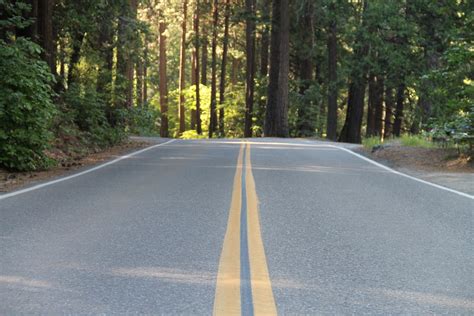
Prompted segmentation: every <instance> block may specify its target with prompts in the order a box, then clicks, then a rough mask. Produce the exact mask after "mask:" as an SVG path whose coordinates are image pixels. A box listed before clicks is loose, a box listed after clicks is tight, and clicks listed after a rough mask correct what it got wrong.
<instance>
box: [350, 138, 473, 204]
mask: <svg viewBox="0 0 474 316" xmlns="http://www.w3.org/2000/svg"><path fill="white" fill-rule="evenodd" d="M352 150H353V151H355V152H357V153H359V154H362V155H364V156H366V157H368V158H370V159H372V160H375V161H377V162H379V163H382V164H384V165H386V166H388V167H390V168H393V169H395V170H397V171H400V172H403V173H406V174H409V175H411V176H414V177H417V178H420V179H423V180H426V181H430V182H433V183H436V184H439V185H443V186H446V187H448V188H451V189H454V190H458V191H461V192H464V193H468V194H472V195H474V162H473V161H472V159H471V160H469V159H468V158H467V157H459V156H458V154H457V151H456V150H455V149H444V148H418V147H404V146H399V145H394V146H383V147H381V148H378V149H377V150H375V151H374V150H369V149H366V148H363V147H362V146H359V147H357V148H352Z"/></svg>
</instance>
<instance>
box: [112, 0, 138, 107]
mask: <svg viewBox="0 0 474 316" xmlns="http://www.w3.org/2000/svg"><path fill="white" fill-rule="evenodd" d="M137 5H138V3H137V0H128V1H126V2H124V3H123V4H122V6H121V17H120V18H119V22H118V47H117V80H116V85H115V86H116V92H115V93H116V94H117V95H118V96H120V98H119V99H122V100H123V96H125V103H123V101H120V104H117V106H118V107H122V108H123V107H132V106H133V69H134V62H133V58H132V56H133V55H132V50H133V49H134V47H132V46H133V45H131V44H132V43H133V40H134V38H135V33H136V32H135V30H134V26H133V25H132V23H131V20H133V19H136V16H137Z"/></svg>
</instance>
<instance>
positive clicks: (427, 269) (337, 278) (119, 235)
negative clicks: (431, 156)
mask: <svg viewBox="0 0 474 316" xmlns="http://www.w3.org/2000/svg"><path fill="white" fill-rule="evenodd" d="M158 141H159V140H158ZM257 200H258V201H259V202H260V203H259V206H257V204H258V203H257ZM473 212H474V200H473V199H472V198H469V196H462V195H459V194H456V193H453V192H449V191H446V190H442V189H440V188H436V187H433V186H430V185H427V184H423V183H420V182H417V181H415V180H413V179H409V178H406V177H403V176H400V175H397V174H394V173H392V172H390V171H389V170H386V169H383V168H380V167H378V166H376V165H373V164H371V163H369V162H367V161H365V160H363V159H361V158H359V157H356V156H354V155H351V154H350V153H348V152H346V151H343V150H341V149H338V148H335V147H331V146H327V143H318V142H312V141H304V140H277V139H253V140H251V141H250V142H249V143H243V142H241V141H239V140H234V141H228V140H225V141H224V140H223V141H184V140H178V141H174V142H171V143H167V144H165V145H162V146H158V147H154V148H152V149H149V150H147V151H144V152H141V153H139V154H137V155H134V156H131V157H129V158H127V159H122V160H120V161H117V162H115V163H113V164H109V165H107V166H105V167H102V168H99V169H97V170H93V171H92V172H89V173H86V174H82V175H80V176H77V177H74V178H71V179H67V180H65V181H60V182H57V183H53V184H51V185H46V186H44V187H41V188H38V189H34V190H30V191H27V192H23V193H21V194H17V195H13V196H9V197H5V195H4V196H3V198H2V196H0V314H6V315H11V314H57V313H61V314H97V313H107V314H125V313H149V314H158V313H159V314H211V313H212V312H214V313H216V314H233V313H237V314H238V313H242V314H245V315H251V314H275V313H279V314H362V313H369V314H389V313H390V314H428V313H429V314H431V313H440V314H471V315H472V314H473V313H474V277H473V276H474V269H473V268H474V247H473V230H474V228H473V227H474V225H473V224H474V221H473Z"/></svg>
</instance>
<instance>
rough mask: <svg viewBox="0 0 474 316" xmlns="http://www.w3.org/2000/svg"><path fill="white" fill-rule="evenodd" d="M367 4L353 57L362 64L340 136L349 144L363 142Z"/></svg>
mask: <svg viewBox="0 0 474 316" xmlns="http://www.w3.org/2000/svg"><path fill="white" fill-rule="evenodd" d="M367 4H368V1H364V4H363V6H364V8H363V12H362V23H361V24H362V25H361V28H362V30H360V31H359V33H358V36H357V37H358V38H357V40H356V45H355V46H356V48H355V50H354V56H353V57H354V58H353V60H354V62H358V63H361V64H360V65H359V66H360V67H355V68H354V69H353V70H352V73H351V76H350V83H349V97H348V101H347V114H346V120H345V122H344V126H343V128H342V130H341V134H340V136H339V140H340V141H342V142H348V143H360V142H361V141H362V138H361V134H360V130H361V127H362V116H363V114H364V98H365V88H366V82H367V70H368V69H367V68H368V67H367V64H366V63H365V61H364V59H365V57H366V56H367V54H368V52H369V45H368V43H367V42H366V41H365V42H364V39H363V38H362V32H363V29H365V26H366V24H367V21H366V18H365V15H366V13H367Z"/></svg>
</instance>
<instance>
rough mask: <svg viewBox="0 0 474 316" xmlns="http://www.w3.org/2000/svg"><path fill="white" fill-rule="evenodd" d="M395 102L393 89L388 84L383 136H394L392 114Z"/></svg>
mask: <svg viewBox="0 0 474 316" xmlns="http://www.w3.org/2000/svg"><path fill="white" fill-rule="evenodd" d="M394 107H395V102H394V99H393V89H392V88H391V87H390V86H389V85H387V86H386V87H385V124H384V129H383V138H384V139H385V138H389V137H390V136H392V116H393V109H394Z"/></svg>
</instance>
